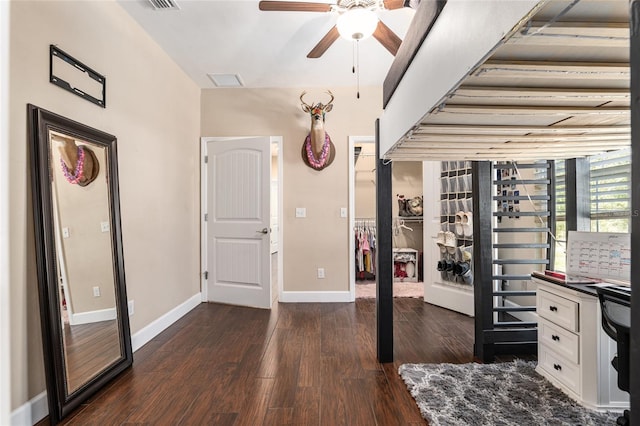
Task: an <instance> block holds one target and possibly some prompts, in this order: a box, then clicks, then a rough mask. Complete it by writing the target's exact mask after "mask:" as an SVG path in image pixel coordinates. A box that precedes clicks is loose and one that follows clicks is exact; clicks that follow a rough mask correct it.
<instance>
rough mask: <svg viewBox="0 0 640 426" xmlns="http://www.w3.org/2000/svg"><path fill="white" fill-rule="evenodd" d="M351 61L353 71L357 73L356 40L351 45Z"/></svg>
mask: <svg viewBox="0 0 640 426" xmlns="http://www.w3.org/2000/svg"><path fill="white" fill-rule="evenodd" d="M351 63H352V64H353V65H351V73H352V74H355V73H356V43H355V41H354V43H353V45H352V46H351Z"/></svg>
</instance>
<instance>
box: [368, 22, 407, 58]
mask: <svg viewBox="0 0 640 426" xmlns="http://www.w3.org/2000/svg"><path fill="white" fill-rule="evenodd" d="M373 37H374V38H375V39H376V40H378V41H379V42H380V44H382V45H383V46H384V47H385V49H387V50H388V51H389V52H390V53H391V54H392V55H393V56H396V53H398V48H399V47H400V43H402V40H400V37H398V36H397V35H396V33H394V32H393V31H391V28H389V27H387V26H386V25H385V24H384V23H382V21H378V26H377V27H376V30H375V31H374V32H373Z"/></svg>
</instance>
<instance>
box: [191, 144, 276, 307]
mask: <svg viewBox="0 0 640 426" xmlns="http://www.w3.org/2000/svg"><path fill="white" fill-rule="evenodd" d="M254 137H262V136H229V137H219V136H215V137H213V136H203V137H201V138H200V294H201V300H202V302H204V303H206V302H208V300H209V294H208V288H207V278H206V275H205V272H206V271H208V262H207V222H206V221H205V220H204V218H205V214H206V210H207V189H208V188H207V167H206V162H205V160H206V156H207V143H209V142H220V141H229V140H234V139H248V138H254ZM269 142H270V144H271V147H272V152H273V146H274V145H275V146H276V149H277V152H278V154H277V157H278V202H277V203H278V277H277V280H278V300H280V299H281V298H282V289H283V287H284V280H283V275H284V274H283V267H284V261H283V259H284V247H283V241H284V240H283V236H284V224H283V221H282V213H283V211H284V210H283V202H284V191H283V187H284V179H283V177H284V174H283V170H282V168H283V165H284V159H283V151H282V136H269ZM271 182H272V180H271V177H270V178H269V188H271ZM269 190H271V189H269ZM271 256H272V254H271V250H269V260H271ZM209 272H210V271H209ZM269 280H271V276H270V277H269ZM269 285H271V286H273V283H271V282H270V283H269ZM271 298H272V302H273V295H271Z"/></svg>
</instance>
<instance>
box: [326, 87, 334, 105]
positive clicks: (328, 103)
mask: <svg viewBox="0 0 640 426" xmlns="http://www.w3.org/2000/svg"><path fill="white" fill-rule="evenodd" d="M327 93H328V94H329V96H331V100H330V101H329V102H327V105H331V103H332V102H333V93H331V90H327Z"/></svg>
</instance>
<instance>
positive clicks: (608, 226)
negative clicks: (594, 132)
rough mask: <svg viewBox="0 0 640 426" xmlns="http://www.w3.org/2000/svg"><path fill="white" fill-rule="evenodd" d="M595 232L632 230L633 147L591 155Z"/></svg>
mask: <svg viewBox="0 0 640 426" xmlns="http://www.w3.org/2000/svg"><path fill="white" fill-rule="evenodd" d="M589 163H590V167H589V170H590V173H591V231H593V232H629V219H630V217H631V148H627V149H623V150H620V151H612V152H607V153H604V154H599V155H594V156H592V157H589Z"/></svg>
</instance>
